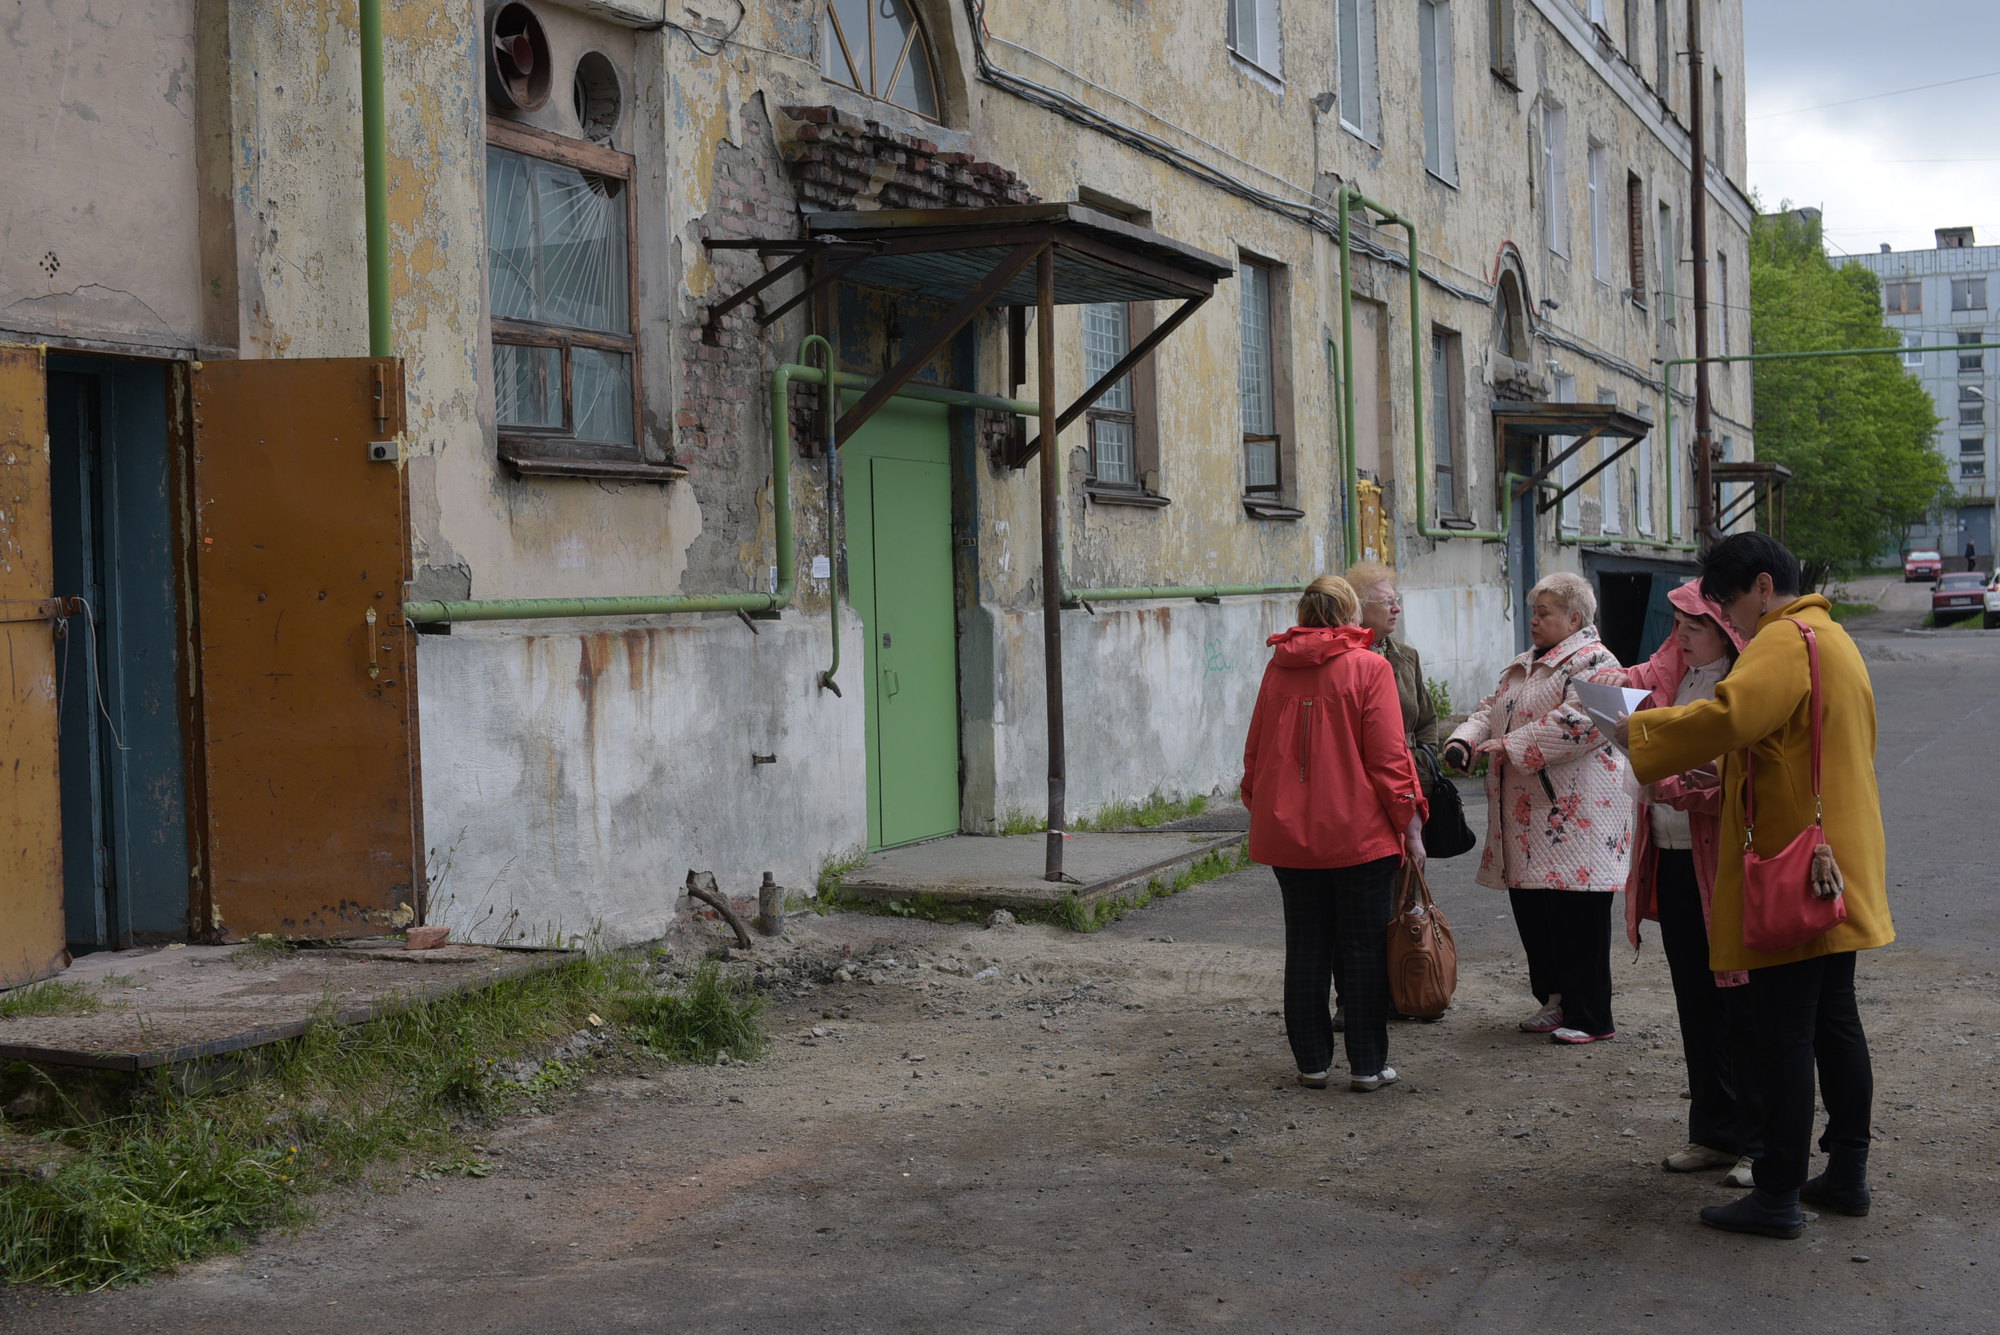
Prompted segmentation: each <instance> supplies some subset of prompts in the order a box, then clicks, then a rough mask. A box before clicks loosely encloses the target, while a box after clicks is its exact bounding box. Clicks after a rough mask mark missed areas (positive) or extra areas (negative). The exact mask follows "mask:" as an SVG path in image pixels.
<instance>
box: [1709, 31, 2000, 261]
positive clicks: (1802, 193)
mask: <svg viewBox="0 0 2000 1335" xmlns="http://www.w3.org/2000/svg"><path fill="white" fill-rule="evenodd" d="M1743 8H1744V48H1745V50H1744V60H1745V62H1746V64H1747V65H1748V74H1747V77H1746V79H1745V83H1744V91H1745V95H1746V99H1747V101H1748V109H1747V113H1746V114H1747V116H1748V118H1749V137H1750V185H1751V188H1752V189H1754V190H1755V191H1756V192H1757V195H1758V198H1759V201H1760V202H1761V204H1762V205H1763V207H1764V208H1765V210H1766V211H1769V210H1772V209H1775V208H1777V207H1778V206H1779V205H1780V204H1781V203H1784V202H1786V201H1789V202H1790V203H1791V204H1792V205H1793V206H1795V207H1797V206H1803V205H1814V206H1817V207H1819V208H1822V209H1824V210H1825V219H1824V223H1825V228H1826V239H1827V250H1828V251H1829V253H1831V254H1833V255H1835V256H1836V257H1837V256H1838V255H1839V254H1840V253H1841V252H1842V251H1846V252H1849V253H1852V254H1859V253H1861V252H1863V251H1872V250H1876V249H1878V248H1879V247H1880V245H1881V243H1882V242H1885V241H1886V242H1888V243H1889V244H1890V245H1891V246H1892V247H1893V248H1895V249H1897V250H1917V249H1926V248H1928V247H1930V246H1932V245H1935V244H1936V242H1935V239H1934V238H1933V237H1932V235H1931V233H1932V229H1934V228H1938V227H1963V226H1971V227H1974V228H1976V229H1977V233H1978V234H1977V237H1976V240H1977V241H1978V242H1979V243H1980V244H2000V0H1744V2H1743ZM1947 80H1953V81H1957V82H1950V83H1947V82H1946V81H1947ZM1923 85H1943V86H1937V87H1923ZM1903 89H1911V90H1917V91H1909V92H1899V91H1898V90H1903ZM1884 93H1889V94H1894V95H1893V96H1887V97H1884V96H1876V95H1877V94H1884ZM1856 99H1865V100H1856ZM1831 103H1842V104H1844V105H1838V106H1835V105H1829V104H1831Z"/></svg>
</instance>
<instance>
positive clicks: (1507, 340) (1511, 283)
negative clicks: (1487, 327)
mask: <svg viewBox="0 0 2000 1335" xmlns="http://www.w3.org/2000/svg"><path fill="white" fill-rule="evenodd" d="M1494 305H1495V307H1496V310H1495V316H1496V319H1497V321H1498V324H1499V328H1498V330H1497V331H1496V332H1497V333H1498V336H1499V339H1498V341H1499V344H1500V351H1502V352H1503V353H1505V354H1506V355H1507V356H1509V357H1511V358H1513V359H1514V360H1515V361H1517V362H1525V361H1527V360H1528V312H1527V303H1526V302H1525V301H1523V300H1522V297H1521V280H1520V278H1519V277H1517V276H1516V275H1515V274H1513V273H1511V272H1507V273H1502V274H1501V275H1500V300H1499V301H1497V302H1496V303H1494Z"/></svg>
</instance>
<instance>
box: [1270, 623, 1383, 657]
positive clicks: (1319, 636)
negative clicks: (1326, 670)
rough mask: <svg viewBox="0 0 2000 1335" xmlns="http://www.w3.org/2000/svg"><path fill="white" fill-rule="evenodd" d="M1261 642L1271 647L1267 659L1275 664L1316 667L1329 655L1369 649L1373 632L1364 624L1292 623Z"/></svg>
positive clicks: (1373, 635) (1373, 641) (1334, 655)
mask: <svg viewBox="0 0 2000 1335" xmlns="http://www.w3.org/2000/svg"><path fill="white" fill-rule="evenodd" d="M1264 643H1266V644H1268V645H1270V646H1271V659H1272V661H1273V662H1275V663H1277V665H1278V666H1279V667H1317V666H1319V665H1320V664H1321V663H1324V662H1326V661H1327V660H1328V659H1329V658H1338V657H1339V656H1340V655H1342V654H1351V653H1353V652H1355V651H1356V650H1359V649H1366V648H1369V647H1370V646H1371V645H1373V644H1374V643H1375V632H1374V631H1372V630H1370V629H1368V627H1366V626H1293V627H1292V628H1291V629H1290V630H1281V631H1279V632H1278V633H1277V634H1276V635H1273V636H1272V637H1271V638H1270V639H1268V640H1266V641H1264Z"/></svg>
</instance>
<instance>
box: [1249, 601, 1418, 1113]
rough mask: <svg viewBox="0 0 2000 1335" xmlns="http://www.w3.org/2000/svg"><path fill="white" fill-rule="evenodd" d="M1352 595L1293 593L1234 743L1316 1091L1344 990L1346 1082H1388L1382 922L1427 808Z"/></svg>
mask: <svg viewBox="0 0 2000 1335" xmlns="http://www.w3.org/2000/svg"><path fill="white" fill-rule="evenodd" d="M1360 607H1361V600H1360V599H1359V598H1357V597H1356V596H1355V593H1354V589H1353V588H1352V586H1350V585H1349V584H1348V582H1347V581H1346V580H1344V579H1342V578H1340V577H1339V576H1338V575H1323V576H1321V577H1320V578H1319V579H1316V580H1314V581H1313V582H1312V583H1311V584H1310V585H1309V586H1308V587H1307V588H1306V590H1305V592H1304V593H1303V594H1302V595H1301V596H1300V598H1299V624H1298V625H1296V626H1293V627H1292V628H1291V629H1290V630H1286V631H1280V632H1279V633H1278V634H1276V635H1273V636H1272V637H1271V638H1270V640H1269V641H1267V643H1269V645H1270V646H1271V661H1270V663H1269V664H1268V665H1267V666H1266V667H1265V669H1264V681H1263V684H1262V685H1261V686H1259V687H1258V690H1257V707H1256V709H1255V710H1254V711H1253V712H1252V713H1251V715H1250V735H1249V737H1248V738H1246V739H1245V741H1244V744H1243V785H1242V792H1243V805H1244V806H1246V807H1248V808H1249V809H1250V856H1251V857H1252V858H1255V859H1256V860H1257V861H1259V862H1261V863H1263V864H1265V865H1266V866H1268V867H1270V868H1271V869H1272V871H1273V872H1275V873H1276V875H1277V878H1278V888H1279V890H1280V892H1281V893H1282V894H1283V897H1284V906H1285V1034H1286V1037H1287V1038H1288V1039H1289V1040H1290V1042H1291V1047H1292V1056H1293V1058H1294V1059H1295V1060H1296V1061H1297V1063H1298V1080H1299V1083H1300V1084H1302V1085H1305V1086H1307V1087H1308V1088H1312V1089H1323V1088H1325V1087H1326V1084H1327V1081H1328V1078H1329V1075H1330V1072H1331V1069H1332V1065H1333V1034H1334V1029H1333V1016H1332V1015H1331V1013H1330V1011H1329V1007H1328V1001H1329V994H1330V992H1331V991H1332V987H1333V978H1334V974H1335V972H1336V969H1335V961H1336V960H1338V961H1339V967H1338V972H1339V974H1340V977H1341V980H1342V985H1343V986H1344V987H1345V988H1346V990H1347V992H1346V995H1347V1003H1348V1015H1347V1027H1346V1031H1345V1032H1346V1037H1347V1042H1346V1047H1347V1067H1348V1071H1347V1074H1348V1087H1349V1088H1350V1089H1353V1090H1355V1091H1357V1092H1360V1093H1367V1092H1369V1091H1372V1090H1377V1089H1380V1088H1381V1087H1382V1086H1384V1085H1387V1084H1393V1083H1394V1082H1395V1079H1396V1070H1395V1068H1394V1067H1392V1066H1390V1065H1389V1061H1388V1058H1389V1023H1388V1022H1389V962H1388V937H1387V934H1386V932H1385V930H1384V929H1385V927H1386V926H1387V924H1388V921H1389V916H1390V896H1391V891H1392V889H1393V886H1394V883H1395V877H1396V872H1397V870H1398V869H1399V868H1400V867H1401V865H1402V863H1403V860H1404V858H1406V857H1408V858H1411V859H1413V860H1415V861H1416V862H1418V863H1419V864H1421V863H1422V861H1423V856H1424V849H1423V824H1424V813H1425V811H1426V809H1427V808H1426V806H1425V803H1424V794H1423V789H1422V788H1421V786H1420V785H1419V784H1418V782H1417V772H1416V768H1415V766H1413V765H1412V764H1411V763H1410V752H1409V748H1408V747H1407V746H1405V745H1404V743H1403V730H1402V716H1401V712H1400V711H1399V709H1398V708H1397V703H1396V681H1395V678H1394V676H1393V675H1392V674H1391V672H1390V670H1389V665H1388V663H1386V662H1384V661H1383V660H1382V659H1381V658H1380V657H1379V656H1378V655H1376V654H1372V653H1370V652H1368V649H1369V645H1370V644H1371V642H1372V641H1373V638H1374V636H1373V632H1371V631H1368V630H1366V629H1364V628H1363V627H1361V626H1358V625H1356V624H1355V622H1356V620H1357V619H1358V618H1359V616H1360Z"/></svg>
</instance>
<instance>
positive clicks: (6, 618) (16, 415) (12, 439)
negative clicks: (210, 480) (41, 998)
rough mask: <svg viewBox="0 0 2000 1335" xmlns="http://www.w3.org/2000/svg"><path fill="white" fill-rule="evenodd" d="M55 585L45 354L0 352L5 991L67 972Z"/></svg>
mask: <svg viewBox="0 0 2000 1335" xmlns="http://www.w3.org/2000/svg"><path fill="white" fill-rule="evenodd" d="M54 584H55V558H54V552H53V549H52V543H51V519H50V513H49V432H48V384H47V380H46V377H45V375H44V373H43V367H42V350H41V349H40V348H20V347H8V346H5V345H0V661H4V663H5V667H4V668H0V987H17V986H19V985H20V984H22V983H29V982H33V981H34V980H35V979H37V978H46V977H48V976H49V975H50V974H52V973H55V972H56V971H57V970H59V969H61V968H62V967H63V966H64V965H65V964H67V963H68V962H69V956H68V954H67V952H66V951H65V950H64V949H63V905H62V894H63V891H62V788H61V784H60V783H59V781H58V775H57V770H56V747H57V740H56V717H57V712H56V624H57V623H56V616H55V614H56V611H57V603H56V601H55V588H54Z"/></svg>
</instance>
